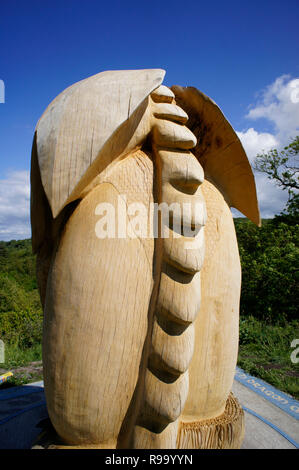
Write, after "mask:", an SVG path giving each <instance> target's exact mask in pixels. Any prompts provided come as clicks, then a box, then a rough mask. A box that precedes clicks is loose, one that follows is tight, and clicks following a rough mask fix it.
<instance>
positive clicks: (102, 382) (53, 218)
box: [31, 69, 259, 448]
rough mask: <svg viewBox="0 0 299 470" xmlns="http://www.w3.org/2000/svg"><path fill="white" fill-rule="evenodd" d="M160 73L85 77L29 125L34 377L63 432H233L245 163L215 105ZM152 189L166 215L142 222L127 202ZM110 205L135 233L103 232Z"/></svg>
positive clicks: (234, 441)
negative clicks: (39, 332)
mask: <svg viewBox="0 0 299 470" xmlns="http://www.w3.org/2000/svg"><path fill="white" fill-rule="evenodd" d="M164 74H165V72H164V71H163V70H159V69H157V70H132V71H111V72H103V73H100V74H97V75H95V76H92V77H90V78H87V79H86V80H83V81H81V82H79V83H76V84H75V85H73V86H71V87H70V88H67V89H66V90H65V91H64V92H62V93H61V94H60V95H59V96H58V97H57V98H56V99H55V100H54V101H53V102H52V103H51V104H50V105H49V107H48V108H47V109H46V111H45V112H44V114H43V115H42V117H41V118H40V120H39V122H38V124H37V127H36V132H35V137H34V142H33V149H32V167H31V222H32V243H33V249H34V252H35V253H37V278H38V285H39V290H40V295H41V300H42V304H43V309H44V332H43V367H44V383H45V393H46V399H47V407H48V411H49V416H50V419H51V422H52V423H53V426H54V428H55V429H56V431H57V434H58V436H59V438H60V439H61V441H62V442H63V445H64V446H66V447H67V446H68V447H72V446H75V447H96V448H236V447H239V446H240V444H241V441H242V436H243V426H244V424H243V412H242V409H241V407H240V405H239V404H238V402H237V400H236V399H235V397H234V396H233V395H232V394H231V387H232V382H233V377H234V370H235V365H236V360H237V349H238V315H239V312H238V309H239V297H240V284H241V269H240V262H239V255H238V246H237V241H236V235H235V231H234V225H233V220H232V216H231V212H230V209H229V207H230V206H233V207H236V208H237V209H239V210H240V211H241V212H243V213H244V214H245V215H246V216H247V217H249V218H250V219H251V220H253V221H254V222H255V223H257V224H259V212H258V206H257V199H256V191H255V183H254V178H253V174H252V171H251V168H250V165H249V163H248V160H247V157H246V155H245V153H244V150H243V148H242V146H241V143H240V141H239V139H238V137H237V135H236V134H235V132H234V131H233V129H232V127H231V126H230V124H229V123H228V122H227V120H226V119H225V117H224V116H223V114H222V112H221V111H220V109H219V108H218V107H217V105H216V104H215V103H214V102H213V101H212V100H210V99H209V98H208V97H206V96H205V95H204V94H203V93H201V92H199V91H198V90H196V89H195V88H181V87H177V86H175V87H172V89H169V88H167V87H166V86H163V85H162V81H163V78H164ZM136 203H137V206H136ZM101 204H104V206H103V205H101ZM105 204H106V206H105ZM134 204H135V205H134ZM138 204H139V206H138ZM154 204H156V205H157V204H160V205H163V204H164V206H166V207H168V208H170V213H169V215H170V217H169V219H168V218H167V217H165V214H164V215H163V211H158V217H157V218H156V225H155V224H153V218H154V215H155V214H154V213H153V211H152V210H146V211H145V212H142V211H141V212H142V215H140V216H139V218H138V224H136V212H135V214H134V211H133V212H132V207H133V208H134V207H135V208H136V207H143V208H146V209H150V208H151V207H155V206H154ZM108 205H109V207H112V208H115V213H114V215H115V216H116V219H117V218H118V219H119V218H120V216H121V215H122V223H124V222H125V224H124V225H125V227H126V230H127V231H128V232H129V233H130V236H128V233H127V232H125V233H123V229H122V232H121V233H119V228H118V229H115V227H114V226H113V225H112V226H111V227H112V228H111V227H110V228H109V230H110V229H111V231H110V232H109V230H108V228H107V224H108V225H109V223H110V221H109V220H108V219H107V221H106V222H107V223H106V227H104V225H105V224H102V222H101V220H103V219H101V217H102V216H103V215H104V212H105V211H103V210H102V209H103V207H106V208H108ZM161 207H162V206H161ZM186 207H187V208H188V210H187V211H186V210H185V211H184V210H182V211H181V212H180V210H178V209H180V208H181V209H184V208H186ZM130 208H131V212H130ZM193 209H194V210H193ZM107 210H108V209H107ZM124 214H125V215H124ZM106 215H107V211H106ZM134 216H135V219H134ZM99 224H100V226H101V228H102V229H103V228H105V229H106V230H107V233H108V235H107V236H106V237H105V238H103V237H101V236H99V233H98V232H99ZM153 225H154V229H153V230H152V231H151V232H150V233H149V231H146V230H147V228H148V227H149V226H153ZM178 227H179V228H181V227H182V229H183V236H178ZM188 227H189V229H188V230H189V231H187V228H188ZM190 228H191V230H190ZM143 229H144V231H143V232H142V230H143ZM185 229H186V230H185ZM117 230H118V232H117ZM116 232H117V233H116ZM144 233H146V234H147V235H146V236H142V234H144ZM186 233H187V235H186ZM109 234H110V235H111V236H109ZM165 234H166V235H165Z"/></svg>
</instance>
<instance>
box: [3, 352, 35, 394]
mask: <svg viewBox="0 0 299 470" xmlns="http://www.w3.org/2000/svg"><path fill="white" fill-rule="evenodd" d="M41 359H42V346H41V344H38V343H37V344H34V345H32V346H31V347H30V348H26V349H24V348H20V347H19V346H18V345H17V344H6V345H5V362H4V363H1V364H0V374H2V373H4V372H8V371H12V372H13V374H14V375H13V377H11V378H10V379H9V380H8V381H7V382H4V383H3V384H2V385H1V386H0V387H1V389H3V388H7V387H11V386H15V385H23V384H26V383H31V382H36V381H38V380H42V378H43V374H42V361H41Z"/></svg>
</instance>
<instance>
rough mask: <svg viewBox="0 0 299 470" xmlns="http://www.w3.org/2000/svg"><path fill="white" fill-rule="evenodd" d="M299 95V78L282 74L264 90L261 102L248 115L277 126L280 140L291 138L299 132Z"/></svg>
mask: <svg viewBox="0 0 299 470" xmlns="http://www.w3.org/2000/svg"><path fill="white" fill-rule="evenodd" d="M298 95H299V79H298V78H295V79H290V76H289V75H282V76H281V77H278V78H277V79H276V80H275V82H274V83H272V84H271V85H269V86H268V87H267V88H266V89H265V90H264V91H263V92H262V98H261V100H260V102H259V103H257V104H256V106H254V107H253V108H252V109H250V111H249V113H248V114H247V117H248V118H249V119H254V120H256V119H259V118H265V119H268V120H269V121H271V122H272V123H273V124H274V126H275V133H276V136H277V138H279V140H280V141H286V140H289V139H290V138H291V137H295V136H296V135H297V134H298V132H299V99H298ZM284 144H285V142H282V145H284Z"/></svg>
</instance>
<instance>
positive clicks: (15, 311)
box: [0, 240, 42, 349]
mask: <svg viewBox="0 0 299 470" xmlns="http://www.w3.org/2000/svg"><path fill="white" fill-rule="evenodd" d="M0 338H1V339H3V340H4V341H5V343H6V344H15V345H17V346H18V347H19V348H21V349H24V348H28V347H31V346H32V345H33V344H36V343H40V342H41V338H42V309H41V304H40V299H39V294H38V290H37V285H36V277H35V257H34V256H33V254H32V249H31V240H18V241H16V240H11V241H10V242H3V241H1V242H0Z"/></svg>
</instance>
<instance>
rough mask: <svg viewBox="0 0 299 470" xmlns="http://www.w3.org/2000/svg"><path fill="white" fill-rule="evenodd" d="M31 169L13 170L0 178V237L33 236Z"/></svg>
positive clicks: (16, 238) (10, 238) (17, 237)
mask: <svg viewBox="0 0 299 470" xmlns="http://www.w3.org/2000/svg"><path fill="white" fill-rule="evenodd" d="M29 179H30V177H29V171H25V170H24V171H13V172H10V173H8V174H7V175H6V178H5V179H2V180H0V239H1V240H12V239H15V240H18V239H23V238H30V237H31V229H30V215H29V214H30V182H29Z"/></svg>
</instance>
